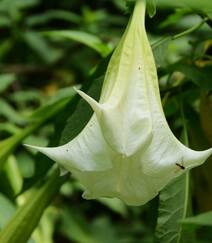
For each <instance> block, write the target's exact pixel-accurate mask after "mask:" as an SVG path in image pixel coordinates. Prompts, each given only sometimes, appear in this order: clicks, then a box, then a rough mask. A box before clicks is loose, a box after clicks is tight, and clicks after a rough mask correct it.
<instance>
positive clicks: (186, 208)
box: [155, 103, 194, 243]
mask: <svg viewBox="0 0 212 243" xmlns="http://www.w3.org/2000/svg"><path fill="white" fill-rule="evenodd" d="M180 104H181V119H182V124H183V129H182V136H183V138H182V140H183V141H184V143H185V144H186V145H187V146H188V134H187V126H186V122H185V115H184V111H183V105H182V103H180ZM189 177H190V175H189V172H186V173H185V174H183V175H181V176H180V177H178V178H175V179H174V180H173V181H171V183H169V185H167V186H166V187H165V188H164V189H163V190H162V191H161V192H160V194H159V207H158V218H157V226H156V231H155V239H156V242H158V243H189V242H191V243H193V242H194V235H193V233H192V232H191V233H190V232H189V233H188V232H186V233H185V232H184V231H183V229H182V226H181V224H180V223H179V222H180V221H181V220H183V219H185V218H186V217H187V216H188V215H189V214H190V213H191V210H192V208H191V200H190V193H189V189H190V183H189V182H190V178H189Z"/></svg>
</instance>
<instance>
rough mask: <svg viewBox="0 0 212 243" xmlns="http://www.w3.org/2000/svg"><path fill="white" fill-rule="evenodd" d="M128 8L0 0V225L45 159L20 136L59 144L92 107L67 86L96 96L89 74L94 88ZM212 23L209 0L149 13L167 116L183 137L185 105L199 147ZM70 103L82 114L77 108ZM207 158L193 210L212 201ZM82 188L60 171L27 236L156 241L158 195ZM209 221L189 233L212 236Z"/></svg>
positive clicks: (206, 135)
mask: <svg viewBox="0 0 212 243" xmlns="http://www.w3.org/2000/svg"><path fill="white" fill-rule="evenodd" d="M129 6H130V4H129ZM130 9H131V8H130V7H126V1H124V0H107V1H106V0H101V1H82V0H72V1H68V0H60V1H56V0H51V1H50V0H45V1H41V0H0V139H1V140H2V142H0V149H1V150H0V155H1V153H2V155H5V154H6V155H7V156H6V157H3V160H2V161H3V162H2V164H3V165H2V170H1V172H0V230H1V229H3V227H4V226H5V225H6V223H7V222H8V220H9V219H10V218H11V216H12V215H13V214H14V212H15V210H16V207H17V206H19V205H21V204H23V202H24V201H26V200H27V198H28V194H29V193H28V189H29V188H32V187H33V186H36V185H37V184H38V183H39V182H40V181H41V182H42V178H43V177H44V175H45V174H46V173H47V171H48V169H49V168H50V167H51V165H52V161H50V160H48V159H47V158H46V157H44V156H42V155H40V154H35V153H34V152H33V151H31V150H29V149H26V148H24V147H23V146H22V145H20V144H21V143H23V142H24V143H29V144H36V145H40V146H42V145H43V146H46V145H47V144H50V145H57V144H59V143H64V142H66V141H68V140H69V139H70V138H71V137H74V136H75V135H76V134H77V133H78V132H79V131H80V130H81V129H82V127H83V126H84V125H85V124H86V121H87V120H88V117H89V116H90V114H91V111H90V109H89V108H88V107H87V106H85V104H84V103H80V102H79V100H78V98H76V97H74V98H72V97H73V95H74V91H73V90H72V88H71V86H73V85H79V86H82V87H84V89H85V90H86V89H87V90H89V89H91V91H90V92H91V93H92V92H93V93H94V96H95V92H97V91H92V87H91V88H90V83H91V82H93V80H96V81H95V82H96V83H97V86H98V87H99V89H100V88H101V87H100V84H101V82H100V81H98V80H99V79H101V80H102V77H103V76H104V73H105V70H106V64H107V62H108V57H107V56H108V55H109V53H110V52H111V51H112V50H113V48H114V47H115V46H116V44H117V43H118V41H119V39H120V37H121V35H122V33H123V31H124V29H125V27H126V25H127V22H128V19H129V13H130ZM200 23H201V24H200ZM193 27H194V29H192V28H193ZM211 27H212V3H211V1H207V0H204V1H201V3H199V2H198V1H179V2H176V3H174V1H171V2H170V1H166V0H161V1H160V0H159V1H158V4H157V13H156V15H155V16H154V17H153V18H149V17H148V16H147V18H146V29H147V32H148V36H149V40H150V42H151V44H152V47H153V51H154V55H155V59H156V64H157V67H158V75H159V78H160V80H159V81H160V88H161V97H162V100H163V103H164V111H165V114H166V117H167V120H168V122H169V124H170V127H171V129H172V131H173V132H174V133H175V135H176V136H177V137H178V138H182V137H183V132H182V118H181V115H180V114H181V112H182V106H183V111H184V115H185V119H186V122H187V129H188V135H189V141H190V147H192V148H194V149H196V150H202V149H205V148H208V147H210V146H211V145H212V92H211V90H212V80H211V77H212V32H211ZM185 30H189V31H188V33H184V31H185ZM194 30H195V31H194ZM179 33H183V34H182V36H180V35H179V36H178V34H179ZM96 66H98V68H97V69H96ZM98 82H99V83H98ZM98 92H99V91H98ZM98 92H97V93H98ZM96 95H97V94H96ZM97 96H98V95H97ZM77 108H79V109H81V110H80V112H81V114H83V115H84V116H85V118H82V117H81V116H80V115H79V114H77V115H74V114H75V113H74V112H75V110H76V109H77ZM71 115H72V116H71ZM69 116H71V117H69ZM70 123H71V124H72V125H70ZM76 126H78V128H77V129H76V130H75V127H76ZM25 128H29V129H28V130H29V131H26V130H24V129H25ZM64 128H65V129H64ZM70 129H72V130H71V131H70ZM23 131H24V132H25V133H24V135H22V137H21V138H20V136H21V135H20V136H17V134H22V133H21V132H23ZM11 137H14V138H15V139H14V140H12V139H11V140H10V141H9V140H8V138H11ZM23 140H24V141H23ZM14 141H15V142H14ZM15 148H16V149H15ZM5 151H6V152H5ZM209 160H210V161H208V162H207V163H205V165H203V166H201V167H198V168H196V169H194V170H193V171H192V173H191V191H192V193H191V195H192V205H193V212H194V214H195V215H196V214H200V213H203V212H206V211H210V210H212V178H211V171H212V163H210V162H212V161H211V160H212V159H209ZM81 194H82V188H81V186H80V185H79V184H78V183H77V182H76V181H75V180H74V179H73V178H70V179H68V180H66V182H65V183H64V184H63V185H62V186H61V188H60V191H59V193H58V194H57V196H56V197H55V199H54V201H53V203H52V204H51V205H50V206H49V207H48V208H47V210H46V211H45V213H44V214H43V216H42V218H41V221H40V223H39V226H38V227H37V228H36V229H35V231H34V232H33V234H32V237H31V239H30V240H29V242H30V243H33V242H34V243H53V242H55V243H68V242H80V243H113V242H114V243H118V242H121V243H138V242H143V243H149V242H154V232H155V227H156V223H157V207H158V198H155V199H153V200H152V201H151V202H149V203H148V204H146V205H144V206H142V207H127V206H126V205H125V204H123V203H122V202H121V201H119V200H118V199H114V200H111V199H110V200H109V199H100V200H96V201H94V200H93V201H86V200H84V199H82V198H81ZM32 198H33V197H32ZM209 221H210V220H209ZM210 222H211V223H209V225H207V224H203V226H202V224H200V225H198V224H197V225H196V226H195V227H196V228H197V230H196V231H195V233H196V237H197V238H196V239H197V241H196V242H204V243H207V242H208V243H209V242H212V233H211V225H212V220H211V221H210ZM191 228H192V229H191ZM196 228H195V229H196ZM189 230H193V227H190V228H189ZM161 242H162V241H161ZM167 242H168V241H167ZM170 242H171V241H170ZM2 243H4V242H2Z"/></svg>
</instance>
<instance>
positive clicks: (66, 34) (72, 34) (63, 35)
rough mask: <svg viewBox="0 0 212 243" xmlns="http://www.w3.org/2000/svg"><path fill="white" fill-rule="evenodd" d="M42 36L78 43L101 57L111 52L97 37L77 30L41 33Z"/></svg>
mask: <svg viewBox="0 0 212 243" xmlns="http://www.w3.org/2000/svg"><path fill="white" fill-rule="evenodd" d="M43 34H44V35H45V36H48V37H50V38H52V39H54V40H64V39H69V40H72V41H77V42H80V43H82V44H84V45H86V46H88V47H90V48H92V49H94V50H95V51H97V52H98V53H99V54H100V55H102V56H107V55H108V54H109V53H110V51H111V48H110V47H109V46H108V45H106V44H104V43H103V42H102V41H101V40H100V39H99V38H98V37H97V36H95V35H92V34H89V33H86V32H82V31H77V30H58V31H48V32H43Z"/></svg>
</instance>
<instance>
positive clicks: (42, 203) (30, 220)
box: [0, 168, 67, 243]
mask: <svg viewBox="0 0 212 243" xmlns="http://www.w3.org/2000/svg"><path fill="white" fill-rule="evenodd" d="M59 173H60V172H59V169H58V168H56V169H54V170H53V172H52V173H51V175H50V176H49V178H47V179H46V181H45V183H44V184H43V185H42V186H41V187H40V188H38V189H35V190H34V189H32V193H31V195H30V196H29V198H28V200H27V201H26V203H25V204H24V205H22V206H21V207H20V208H19V209H18V210H17V211H16V213H15V215H14V216H13V217H12V219H11V220H10V221H9V222H8V224H7V225H6V226H5V228H4V229H3V230H2V231H1V233H0V242H2V243H17V242H18V243H25V242H27V240H28V239H29V237H30V235H31V233H32V232H33V230H34V229H35V227H36V226H37V224H38V223H39V220H40V218H41V216H42V214H43V212H44V210H45V209H46V207H47V206H48V205H49V204H50V203H51V201H52V199H53V198H54V196H55V195H56V193H57V192H58V190H59V188H60V186H61V185H62V184H63V183H64V182H65V180H66V179H67V177H66V176H65V177H64V176H63V177H60V176H59Z"/></svg>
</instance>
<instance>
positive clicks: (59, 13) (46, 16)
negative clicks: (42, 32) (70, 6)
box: [26, 9, 81, 26]
mask: <svg viewBox="0 0 212 243" xmlns="http://www.w3.org/2000/svg"><path fill="white" fill-rule="evenodd" d="M53 19H58V20H63V21H67V22H70V23H76V24H79V23H80V20H81V18H80V16H79V15H77V14H75V13H72V12H70V11H65V10H59V9H58V10H48V11H47V12H46V13H43V14H39V15H33V16H29V17H28V18H27V21H26V23H27V25H29V26H35V25H40V24H46V23H47V22H49V21H51V20H53Z"/></svg>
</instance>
